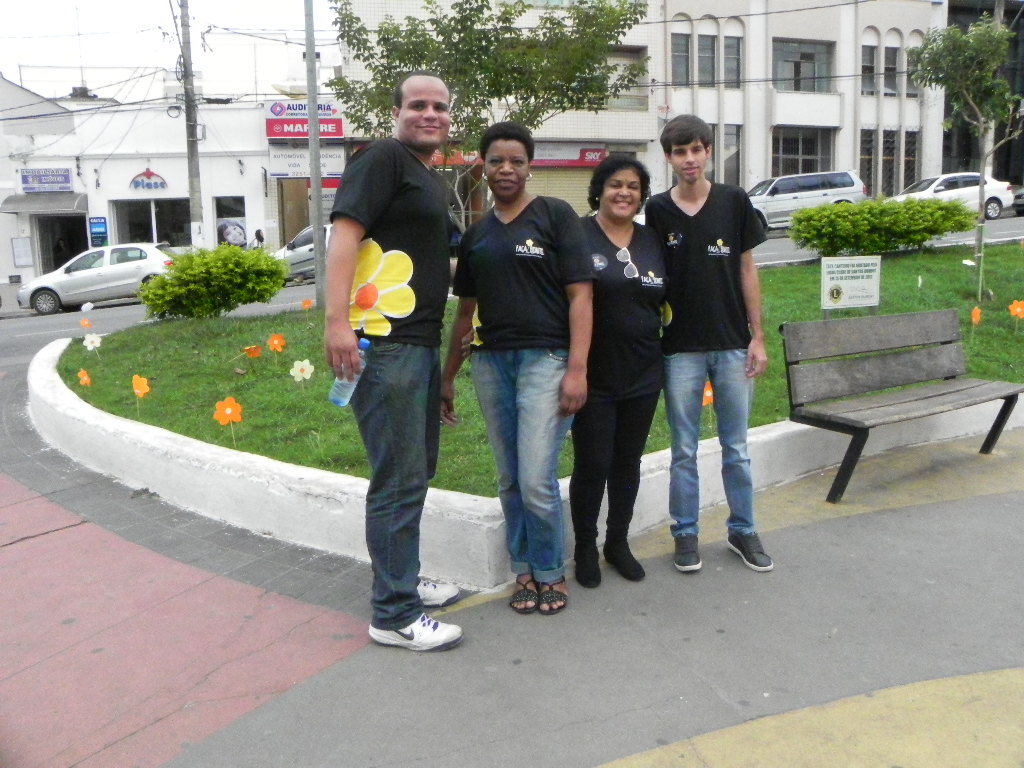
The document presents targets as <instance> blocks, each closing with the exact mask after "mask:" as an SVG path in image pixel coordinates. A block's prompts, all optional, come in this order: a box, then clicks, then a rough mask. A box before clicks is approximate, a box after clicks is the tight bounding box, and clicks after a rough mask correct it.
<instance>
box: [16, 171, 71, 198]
mask: <svg viewBox="0 0 1024 768" xmlns="http://www.w3.org/2000/svg"><path fill="white" fill-rule="evenodd" d="M21 191H22V192H25V193H26V194H27V193H30V192H73V191H74V190H73V188H72V186H71V169H70V168H22V169H21Z"/></svg>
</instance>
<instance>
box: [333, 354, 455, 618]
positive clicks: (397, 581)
mask: <svg viewBox="0 0 1024 768" xmlns="http://www.w3.org/2000/svg"><path fill="white" fill-rule="evenodd" d="M440 408H441V373H440V362H439V353H438V350H437V348H436V347H421V346H417V345H414V344H396V343H393V342H386V341H379V342H378V341H375V342H374V344H373V346H372V347H370V349H368V350H367V351H366V368H365V370H364V371H363V375H362V378H361V379H360V380H359V386H358V387H356V391H355V393H354V394H353V395H352V411H353V412H354V413H355V417H356V421H357V422H358V424H359V434H360V435H361V436H362V438H363V445H364V446H365V447H366V457H367V459H368V461H369V463H370V472H371V474H370V487H369V489H368V490H367V492H366V547H367V549H368V550H369V553H370V563H371V565H372V566H373V595H372V597H371V602H372V604H373V619H372V622H371V623H372V624H373V626H375V627H376V628H377V629H403V628H405V627H407V626H408V625H409V624H411V623H412V622H414V621H415V620H416V619H417V618H419V615H420V614H421V613H423V604H422V603H421V602H420V598H419V595H418V594H417V592H416V587H417V584H418V583H419V572H420V517H421V516H422V514H423V502H424V500H425V499H426V496H427V485H428V484H429V482H430V479H431V478H432V477H433V476H434V471H435V470H436V468H437V446H438V441H439V439H440V412H441V411H440Z"/></svg>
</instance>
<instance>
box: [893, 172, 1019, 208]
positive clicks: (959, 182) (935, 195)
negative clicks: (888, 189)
mask: <svg viewBox="0 0 1024 768" xmlns="http://www.w3.org/2000/svg"><path fill="white" fill-rule="evenodd" d="M979 178H980V177H979V175H978V174H976V173H944V174H942V175H941V176H932V177H931V178H928V179H921V180H920V181H915V182H914V183H913V184H911V185H910V186H909V187H907V188H906V189H904V190H903V191H902V192H900V193H899V194H898V195H895V196H894V197H893V200H897V201H899V200H906V199H907V198H911V197H916V198H919V199H922V200H959V201H961V202H962V203H963V204H964V205H966V206H967V207H968V208H970V209H972V210H975V211H976V210H978V179H979ZM984 205H985V218H986V219H998V218H999V214H1001V213H1002V212H1003V208H1008V207H1010V206H1012V205H1013V185H1012V184H1010V183H1009V182H1006V181H996V180H995V179H988V178H986V179H985V203H984Z"/></svg>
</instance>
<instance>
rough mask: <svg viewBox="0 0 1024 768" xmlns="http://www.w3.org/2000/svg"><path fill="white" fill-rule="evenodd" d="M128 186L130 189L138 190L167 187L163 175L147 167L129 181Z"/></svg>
mask: <svg viewBox="0 0 1024 768" xmlns="http://www.w3.org/2000/svg"><path fill="white" fill-rule="evenodd" d="M128 186H129V187H130V188H131V189H138V190H154V189H167V182H166V181H164V177H163V176H161V175H160V174H159V173H154V172H153V171H151V170H149V168H147V169H146V170H144V171H143V172H142V173H140V174H138V175H137V176H135V178H133V179H132V180H131V181H130V182H129V184H128Z"/></svg>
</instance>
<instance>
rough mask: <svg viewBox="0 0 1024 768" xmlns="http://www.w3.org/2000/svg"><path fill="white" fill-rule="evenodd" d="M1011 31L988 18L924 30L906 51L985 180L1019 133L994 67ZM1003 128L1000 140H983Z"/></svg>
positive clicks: (978, 255) (1017, 113)
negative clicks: (942, 99)
mask: <svg viewBox="0 0 1024 768" xmlns="http://www.w3.org/2000/svg"><path fill="white" fill-rule="evenodd" d="M1012 37H1013V33H1012V32H1010V30H1009V29H1007V28H1006V27H1005V26H1003V25H1002V24H998V23H995V24H994V23H993V22H992V19H991V18H989V17H988V16H983V17H982V18H981V20H980V21H977V22H975V23H974V24H971V26H970V27H968V29H967V32H966V33H965V32H963V31H962V30H961V29H959V28H958V27H945V28H942V29H932V30H929V32H928V34H927V35H926V36H925V40H924V43H923V44H922V45H921V46H920V47H919V48H912V49H910V50H909V51H907V58H908V60H909V62H910V67H911V69H912V71H913V78H914V80H915V81H916V82H917V83H918V84H920V85H923V86H927V87H931V88H943V89H944V90H945V92H946V98H947V99H948V100H949V103H950V105H951V106H952V108H953V112H954V113H955V114H956V115H957V116H958V117H960V118H962V119H963V120H964V121H965V122H966V123H967V124H968V126H970V129H971V132H972V133H973V134H974V135H975V136H976V137H977V138H978V157H979V168H978V173H979V175H980V176H981V178H982V179H984V178H985V169H986V168H987V167H988V163H989V159H990V158H991V157H992V154H993V153H994V152H995V151H996V150H997V149H998V148H999V147H1001V146H1002V145H1003V144H1005V143H1006V142H1008V141H1011V140H1012V139H1014V138H1016V137H1017V136H1019V135H1020V134H1021V129H1022V124H1021V99H1020V96H1018V95H1016V94H1014V93H1013V91H1012V89H1011V88H1010V84H1009V83H1008V82H1007V81H1006V79H1004V78H1002V77H1000V76H999V69H1000V68H1001V67H1002V66H1003V65H1004V64H1005V63H1006V60H1007V55H1008V53H1009V47H1010V40H1011V39H1012ZM999 125H1002V126H1004V131H1003V136H1002V138H1001V139H998V140H993V141H992V142H991V144H990V143H989V142H988V141H987V137H988V136H991V135H993V131H994V129H995V128H996V126H999ZM984 205H985V186H984V184H983V183H982V184H979V185H978V225H977V229H976V234H975V243H974V255H975V261H976V263H977V270H978V291H977V296H978V300H979V301H981V299H982V295H983V294H984V293H985V282H984V281H985V270H984V259H985V209H984Z"/></svg>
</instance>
